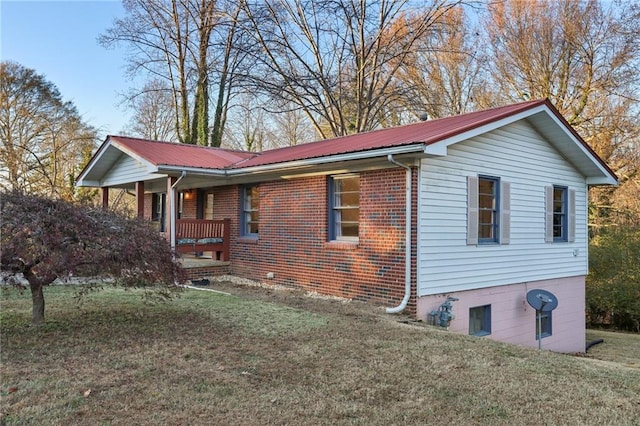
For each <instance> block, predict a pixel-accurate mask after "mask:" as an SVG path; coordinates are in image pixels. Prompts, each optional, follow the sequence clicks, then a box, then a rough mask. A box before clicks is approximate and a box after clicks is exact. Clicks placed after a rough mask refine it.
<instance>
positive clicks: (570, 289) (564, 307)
mask: <svg viewBox="0 0 640 426" xmlns="http://www.w3.org/2000/svg"><path fill="white" fill-rule="evenodd" d="M536 288H539V289H543V290H547V291H550V292H551V293H553V294H554V295H555V296H556V297H557V298H558V307H557V308H556V309H555V310H554V311H553V316H552V335H551V336H548V337H545V338H543V339H542V349H546V350H552V351H556V352H584V351H585V340H586V336H585V277H584V276H576V277H568V278H561V279H553V280H544V281H534V282H526V283H521V284H512V285H505V286H498V287H489V288H484V289H477V290H468V291H461V292H454V293H449V294H438V295H432V296H423V297H419V298H418V302H417V312H416V313H417V317H418V318H419V319H421V320H423V321H429V312H431V311H433V310H437V309H438V307H439V306H440V305H441V304H442V303H443V302H444V301H445V300H446V298H447V296H453V297H457V298H459V299H460V300H458V301H456V302H453V313H454V315H455V319H454V320H453V321H451V324H450V327H449V330H451V331H452V332H456V333H462V334H469V309H470V308H473V307H476V306H483V305H491V334H490V335H487V336H485V337H480V338H489V339H494V340H499V341H502V342H507V343H513V344H516V345H520V346H530V347H535V348H537V347H538V341H537V340H536V323H535V321H536V311H535V310H534V309H533V308H532V307H531V306H529V304H528V303H527V301H526V295H527V292H528V291H529V290H532V289H536Z"/></svg>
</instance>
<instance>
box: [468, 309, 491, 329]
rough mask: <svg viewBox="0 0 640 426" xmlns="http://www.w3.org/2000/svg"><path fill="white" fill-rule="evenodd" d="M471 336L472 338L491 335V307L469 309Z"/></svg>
mask: <svg viewBox="0 0 640 426" xmlns="http://www.w3.org/2000/svg"><path fill="white" fill-rule="evenodd" d="M469 334H470V335H472V336H486V335H488V334H491V305H484V306H476V307H475V308H470V309H469Z"/></svg>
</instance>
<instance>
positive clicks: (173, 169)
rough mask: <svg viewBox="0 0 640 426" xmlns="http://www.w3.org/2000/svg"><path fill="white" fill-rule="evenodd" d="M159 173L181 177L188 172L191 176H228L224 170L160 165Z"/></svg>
mask: <svg viewBox="0 0 640 426" xmlns="http://www.w3.org/2000/svg"><path fill="white" fill-rule="evenodd" d="M158 172H162V173H167V174H171V173H174V174H176V175H177V176H180V175H181V174H182V172H187V173H188V174H189V176H193V175H198V176H212V175H213V176H220V177H224V176H226V175H227V173H226V171H225V170H223V169H203V168H201V167H184V166H169V165H166V164H165V165H159V166H158Z"/></svg>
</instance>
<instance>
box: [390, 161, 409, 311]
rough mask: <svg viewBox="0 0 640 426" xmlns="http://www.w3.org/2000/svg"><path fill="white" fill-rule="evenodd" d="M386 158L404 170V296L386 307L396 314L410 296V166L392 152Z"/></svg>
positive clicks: (403, 307) (402, 309)
mask: <svg viewBox="0 0 640 426" xmlns="http://www.w3.org/2000/svg"><path fill="white" fill-rule="evenodd" d="M387 160H389V162H390V163H393V164H395V165H396V166H399V167H402V168H404V169H405V170H406V179H407V182H406V202H405V207H406V211H405V260H404V262H405V264H404V297H403V298H402V301H401V302H400V304H399V305H398V306H396V307H394V308H387V309H386V312H387V313H388V314H397V313H400V312H402V311H404V309H405V308H406V307H407V303H408V302H409V298H410V297H411V167H409V166H407V165H406V164H402V163H399V162H397V161H396V160H395V159H394V158H393V154H389V155H388V156H387Z"/></svg>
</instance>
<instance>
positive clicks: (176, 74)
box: [99, 0, 239, 146]
mask: <svg viewBox="0 0 640 426" xmlns="http://www.w3.org/2000/svg"><path fill="white" fill-rule="evenodd" d="M123 3H124V7H125V10H126V13H127V16H126V17H125V18H123V19H117V20H116V21H115V22H114V24H113V27H111V28H110V29H109V30H107V32H106V33H104V34H103V35H102V36H101V37H100V38H99V42H100V43H101V44H102V45H104V46H105V47H110V46H112V45H115V44H117V43H123V44H125V45H127V46H129V48H130V55H129V57H128V61H129V73H130V74H132V75H139V74H143V75H145V76H146V77H147V78H149V79H151V80H155V79H162V80H165V81H166V82H167V84H168V85H169V87H170V88H171V94H172V97H173V111H174V114H175V115H174V123H175V133H176V135H177V138H178V140H179V141H180V142H183V143H193V144H200V145H214V146H219V145H220V142H221V134H222V131H223V130H224V121H225V118H226V108H227V107H228V98H229V95H230V86H231V84H232V82H233V79H232V78H230V76H229V74H230V71H231V70H232V69H233V65H234V64H235V61H234V60H233V58H232V57H231V56H232V55H233V53H234V52H235V50H233V49H232V47H233V44H234V41H235V40H236V28H237V18H238V11H239V6H238V5H237V4H235V3H232V2H230V1H226V0H218V1H210V0H124V2H123ZM229 11H230V12H229ZM221 46H222V48H221ZM221 49H222V50H221ZM221 51H222V52H224V53H223V54H220V52H221ZM214 82H215V84H217V87H218V90H215V91H214V92H215V98H214V104H215V112H214V116H213V117H214V122H213V125H212V126H210V124H209V118H210V117H209V115H210V113H209V105H210V102H211V99H210V98H211V96H210V87H211V86H212V84H214ZM210 133H211V136H212V138H211V140H209V134H210Z"/></svg>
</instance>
